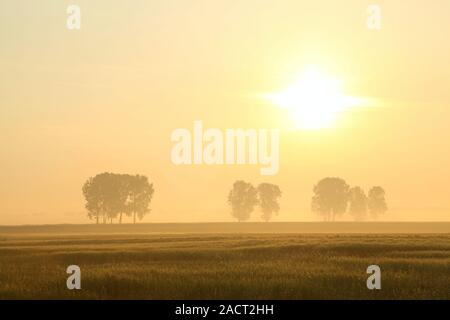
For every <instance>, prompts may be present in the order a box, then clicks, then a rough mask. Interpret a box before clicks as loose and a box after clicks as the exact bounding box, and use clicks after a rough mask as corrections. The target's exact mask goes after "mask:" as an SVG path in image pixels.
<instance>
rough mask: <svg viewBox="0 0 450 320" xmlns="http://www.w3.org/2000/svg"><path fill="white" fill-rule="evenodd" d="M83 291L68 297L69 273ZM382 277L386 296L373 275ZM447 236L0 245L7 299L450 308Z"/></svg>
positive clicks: (86, 238) (10, 237) (33, 239)
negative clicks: (408, 302) (73, 271)
mask: <svg viewBox="0 0 450 320" xmlns="http://www.w3.org/2000/svg"><path fill="white" fill-rule="evenodd" d="M71 264H76V265H79V266H80V267H81V270H82V290H80V291H69V290H67V289H66V278H67V276H68V275H67V274H66V273H65V270H66V268H67V266H68V265H71ZM371 264H378V265H380V267H381V269H382V290H380V291H369V290H368V289H367V288H366V279H367V274H366V272H365V271H366V268H367V266H369V265H371ZM449 288H450V234H434V235H432V234H421V235H419V234H410V235H407V234H384V235H381V234H379V235H377V234H365V235H364V234H308V235H300V234H242V233H241V234H197V235H196V234H185V235H181V234H180V235H168V234H166V235H155V234H153V235H151V234H150V235H149V234H147V235H145V234H109V235H108V234H102V235H89V234H81V235H69V234H67V235H61V234H59V235H57V234H42V233H40V234H29V235H23V234H21V235H19V234H14V233H8V234H3V235H0V298H2V299H24V298H27V299H71V298H79V299H450V290H449Z"/></svg>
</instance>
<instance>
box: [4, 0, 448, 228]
mask: <svg viewBox="0 0 450 320" xmlns="http://www.w3.org/2000/svg"><path fill="white" fill-rule="evenodd" d="M75 2H76V3H77V4H78V5H79V6H80V7H81V14H82V15H81V21H82V27H81V30H79V31H69V30H67V28H66V19H67V14H66V7H67V5H68V4H69V2H68V1H61V2H55V1H49V0H42V1H24V0H16V1H2V2H1V3H0V70H1V72H0V128H1V129H0V133H1V134H0V180H1V184H0V224H3V225H9V224H47V223H88V222H89V220H88V218H87V215H86V212H85V209H84V199H83V195H82V193H81V187H82V185H83V183H84V181H85V180H86V179H87V178H88V177H90V176H94V175H96V174H98V173H101V172H105V171H109V172H117V173H130V174H137V173H139V174H144V175H146V176H148V177H149V180H150V181H151V182H153V183H154V188H155V194H154V198H153V201H152V204H151V209H152V212H151V213H150V214H149V215H147V216H146V217H145V219H144V221H146V222H199V221H232V217H231V215H230V208H229V207H228V206H227V203H226V198H227V195H228V192H229V190H230V188H231V187H232V184H233V182H234V181H235V180H237V179H244V180H247V181H251V182H252V183H255V184H258V183H261V182H269V183H275V184H278V185H279V186H280V188H281V190H282V191H283V196H282V198H281V203H280V205H281V210H280V214H279V215H278V216H277V217H274V219H273V221H316V220H318V217H317V216H316V215H314V214H313V213H311V210H310V202H311V197H312V188H313V186H314V184H316V183H317V182H318V181H319V180H320V179H322V178H324V177H327V176H333V177H334V176H337V177H342V178H344V179H345V180H346V181H347V182H348V183H349V184H351V185H358V186H361V187H362V188H364V189H365V190H367V189H368V188H370V187H371V186H374V185H380V186H383V188H384V189H385V190H386V198H387V201H388V205H389V211H388V212H387V214H386V215H385V216H383V218H382V219H383V220H387V221H444V220H445V221H448V220H449V213H450V209H449V208H450V197H449V191H448V190H449V187H448V184H449V181H450V166H449V164H450V139H449V136H450V128H449V121H450V90H449V84H450V63H449V57H450V42H449V41H448V33H449V30H450V19H449V12H450V2H448V1H447V0H435V1H432V2H430V1H425V0H414V1H413V0H411V1H408V3H406V2H400V1H395V2H393V1H381V0H378V1H377V4H378V5H380V7H381V8H382V14H383V16H382V28H381V30H380V31H373V30H369V29H368V28H367V27H366V8H367V6H368V5H369V4H371V2H366V1H356V0H348V1H346V3H345V5H342V4H340V3H339V2H338V1H324V0H320V1H314V2H312V1H300V0H292V1H291V0H283V1H261V0H248V1H243V2H236V1H225V0H217V1H207V0H199V1H176V0H173V1H133V3H132V4H131V3H129V2H127V1H117V0H114V1H112V0H108V1H106V0H98V1H88V0H77V1H75ZM312 65H314V66H319V67H320V68H321V69H322V70H325V71H326V72H327V73H329V74H332V75H335V76H337V77H339V78H340V79H342V80H343V81H344V82H345V93H346V94H347V95H348V96H354V97H362V98H364V99H367V100H368V101H370V104H368V105H365V106H360V107H358V108H350V109H348V110H346V111H345V112H343V113H342V114H341V115H340V116H339V117H338V118H337V119H336V120H335V121H334V122H333V125H330V126H328V127H326V128H321V129H320V130H303V129H302V128H298V126H296V125H295V123H293V121H292V119H291V117H290V115H289V112H287V111H286V110H283V109H282V108H279V107H278V106H276V105H274V103H272V102H270V101H268V100H267V99H263V98H261V97H262V96H264V94H266V93H269V92H276V91H282V90H283V89H285V88H288V87H289V86H290V85H292V84H293V83H294V82H295V80H296V79H297V78H298V76H299V74H301V73H302V72H303V71H304V70H305V69H307V68H308V67H309V66H312ZM195 120H201V121H202V122H203V125H204V126H205V127H208V128H220V129H222V130H225V129H227V128H254V129H258V128H267V129H271V128H273V129H276V128H278V129H280V135H281V137H280V139H281V140H280V169H279V172H278V174H277V175H274V176H261V175H260V172H259V168H260V167H259V166H251V165H241V166H238V165H233V166H225V165H224V166H207V165H201V166H195V165H192V166H175V165H174V164H172V162H171V160H170V152H171V148H172V146H173V143H172V142H171V140H170V136H171V132H172V131H173V130H175V129H177V128H187V129H190V130H192V126H193V121H195ZM259 217H260V214H259V213H258V214H255V215H254V217H252V219H251V220H253V221H259V220H260V219H259Z"/></svg>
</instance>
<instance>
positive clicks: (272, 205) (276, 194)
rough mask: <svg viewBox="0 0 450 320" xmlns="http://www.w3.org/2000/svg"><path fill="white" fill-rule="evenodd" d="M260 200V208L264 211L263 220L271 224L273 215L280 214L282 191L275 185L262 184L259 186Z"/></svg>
mask: <svg viewBox="0 0 450 320" xmlns="http://www.w3.org/2000/svg"><path fill="white" fill-rule="evenodd" d="M257 189H258V200H259V202H258V203H259V206H260V208H261V211H262V213H263V214H262V216H261V218H262V219H263V220H264V221H266V222H269V220H270V218H272V214H273V213H274V212H275V213H276V214H278V211H279V210H280V205H279V204H278V198H280V197H281V190H280V187H278V186H277V185H275V184H270V183H261V184H260V185H259V186H258V188H257Z"/></svg>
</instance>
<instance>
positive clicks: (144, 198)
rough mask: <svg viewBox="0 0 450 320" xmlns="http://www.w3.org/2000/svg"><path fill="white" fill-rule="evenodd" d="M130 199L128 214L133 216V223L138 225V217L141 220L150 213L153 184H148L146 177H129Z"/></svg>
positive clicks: (128, 201) (127, 205)
mask: <svg viewBox="0 0 450 320" xmlns="http://www.w3.org/2000/svg"><path fill="white" fill-rule="evenodd" d="M127 180H128V191H129V192H128V198H127V203H126V213H127V215H129V216H131V215H132V216H133V223H136V216H137V217H138V218H139V220H142V218H143V217H144V216H145V214H147V213H149V212H150V209H149V206H150V202H151V201H152V197H153V193H154V192H155V190H154V189H153V183H152V184H150V183H149V182H148V178H147V177H146V176H141V175H135V176H128V178H127Z"/></svg>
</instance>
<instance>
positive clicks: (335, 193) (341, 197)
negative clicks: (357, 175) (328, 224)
mask: <svg viewBox="0 0 450 320" xmlns="http://www.w3.org/2000/svg"><path fill="white" fill-rule="evenodd" d="M349 188H350V187H349V186H348V184H347V183H346V182H345V181H344V180H343V179H341V178H324V179H322V180H320V181H319V183H318V184H317V185H316V186H315V187H314V189H313V191H314V196H313V198H312V203H311V209H312V211H313V212H315V213H317V214H319V215H321V216H323V217H324V220H325V221H335V219H336V216H338V215H342V214H343V213H345V211H346V209H347V202H348V191H349Z"/></svg>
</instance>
